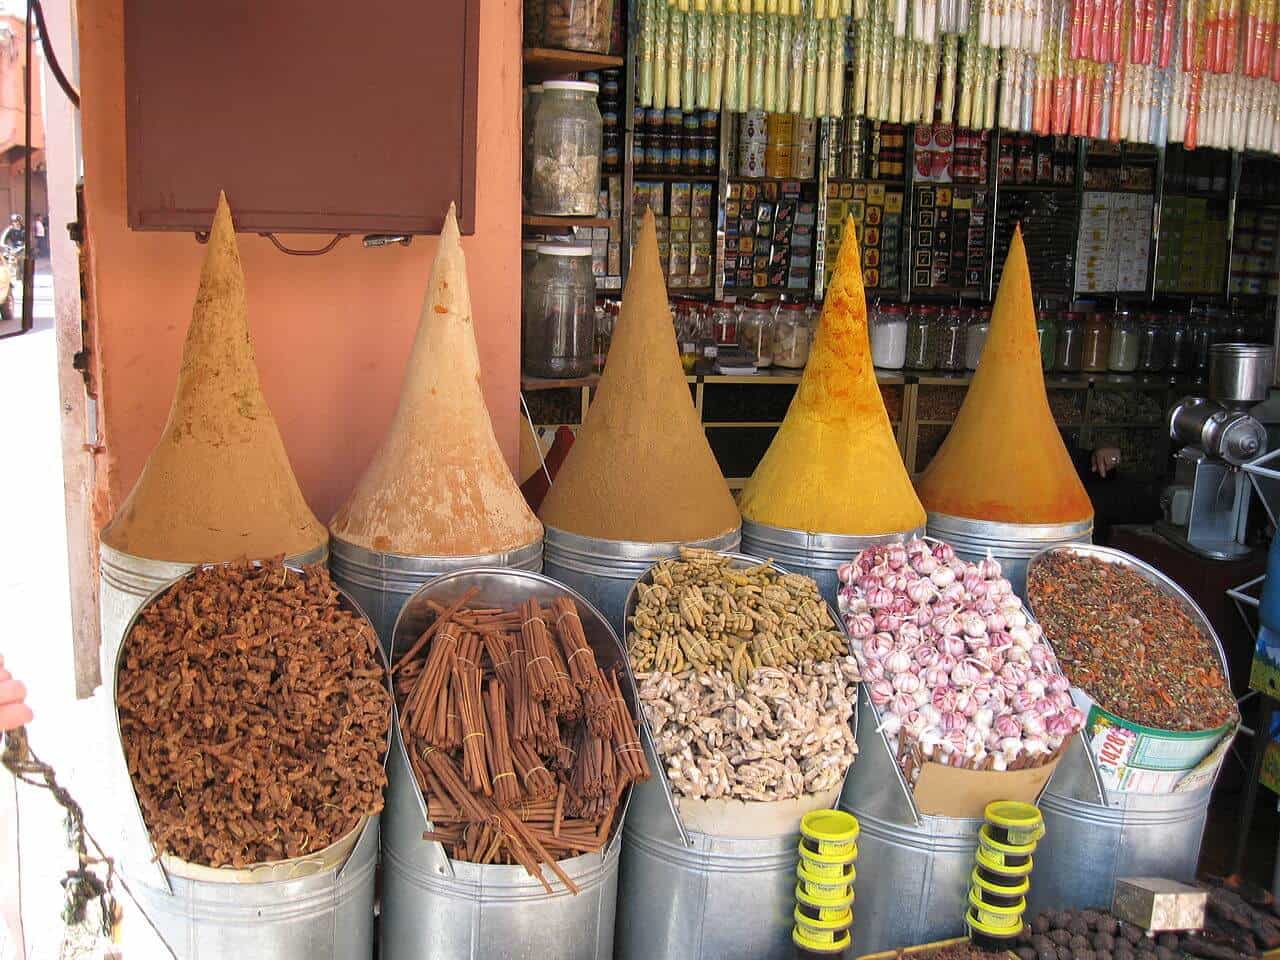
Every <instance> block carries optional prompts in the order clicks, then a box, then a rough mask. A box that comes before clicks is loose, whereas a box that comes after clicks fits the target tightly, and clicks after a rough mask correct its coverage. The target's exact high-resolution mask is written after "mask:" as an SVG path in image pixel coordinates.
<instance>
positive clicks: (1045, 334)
mask: <svg viewBox="0 0 1280 960" xmlns="http://www.w3.org/2000/svg"><path fill="white" fill-rule="evenodd" d="M1036 336H1037V337H1039V338H1040V369H1041V370H1052V369H1053V358H1054V354H1055V352H1056V351H1057V348H1058V314H1057V313H1055V312H1054V311H1052V310H1040V311H1039V312H1037V314H1036Z"/></svg>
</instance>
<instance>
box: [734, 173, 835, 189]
mask: <svg viewBox="0 0 1280 960" xmlns="http://www.w3.org/2000/svg"><path fill="white" fill-rule="evenodd" d="M728 176H729V179H730V180H731V181H732V182H733V183H798V184H800V185H801V186H803V185H805V184H817V182H818V178H817V177H809V178H808V179H806V178H804V177H742V176H738V175H737V174H736V173H731V174H729V175H728Z"/></svg>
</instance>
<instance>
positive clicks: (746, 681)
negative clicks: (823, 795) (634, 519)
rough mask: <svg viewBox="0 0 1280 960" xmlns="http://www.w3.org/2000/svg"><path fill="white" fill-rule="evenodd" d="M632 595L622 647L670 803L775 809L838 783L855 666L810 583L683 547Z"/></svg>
mask: <svg viewBox="0 0 1280 960" xmlns="http://www.w3.org/2000/svg"><path fill="white" fill-rule="evenodd" d="M637 591H638V593H639V602H638V603H637V604H636V610H635V614H634V615H633V616H632V618H631V622H630V624H629V626H630V632H629V634H628V637H627V649H628V652H629V654H630V657H631V664H632V667H633V668H634V669H635V671H636V681H637V683H638V685H639V689H640V701H641V704H642V706H643V707H644V711H645V716H646V717H647V718H648V720H649V724H650V728H651V730H652V732H653V737H654V744H655V746H656V747H657V749H658V754H659V755H660V756H661V757H662V760H663V763H664V764H665V765H666V768H667V777H668V779H669V780H670V782H671V787H672V790H673V791H674V792H675V793H676V795H677V796H681V797H690V798H695V799H712V800H714V799H722V798H725V799H727V798H734V799H739V800H757V801H773V800H785V799H790V798H794V797H799V796H802V795H804V794H812V793H818V792H821V791H823V790H827V789H829V788H831V787H833V786H835V785H836V784H837V783H839V782H840V780H841V778H843V777H844V774H845V771H846V770H847V769H848V767H849V764H850V763H851V762H852V761H853V757H854V754H855V753H856V752H857V745H856V743H855V741H854V736H853V731H852V729H851V728H850V726H849V718H850V716H851V715H852V713H853V706H854V698H855V693H856V690H857V684H858V665H857V661H856V660H854V658H853V656H852V654H851V653H850V650H849V642H848V640H847V639H846V638H845V635H844V634H843V633H842V632H841V630H840V628H839V627H838V626H837V624H836V623H835V620H834V619H833V618H832V616H831V611H830V609H829V608H828V607H827V605H826V603H825V602H824V601H823V600H822V596H821V595H820V594H819V592H818V587H817V584H816V583H814V581H813V580H811V579H810V578H809V577H803V576H799V575H797V574H784V573H779V572H778V571H777V570H775V569H774V568H773V567H772V566H771V565H769V564H767V563H763V564H758V565H755V566H751V567H746V568H741V569H735V568H734V567H733V561H732V560H731V559H730V558H729V557H727V556H725V555H723V554H719V553H715V552H713V551H709V550H694V549H689V548H684V549H682V550H681V551H680V557H679V558H678V559H673V560H666V561H663V562H661V563H659V564H658V565H657V566H656V567H655V568H654V571H653V574H652V576H651V577H650V578H649V582H647V583H646V582H644V581H641V582H640V583H638V584H637Z"/></svg>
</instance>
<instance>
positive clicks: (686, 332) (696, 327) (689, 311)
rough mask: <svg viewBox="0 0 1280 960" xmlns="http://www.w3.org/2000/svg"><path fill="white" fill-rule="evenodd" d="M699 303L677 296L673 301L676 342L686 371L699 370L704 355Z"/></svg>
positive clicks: (672, 317) (672, 315) (690, 372)
mask: <svg viewBox="0 0 1280 960" xmlns="http://www.w3.org/2000/svg"><path fill="white" fill-rule="evenodd" d="M696 307H697V305H696V304H695V303H694V301H692V300H686V299H684V298H683V297H677V298H675V299H674V300H672V301H671V320H672V322H673V323H674V324H675V327H676V343H677V344H678V345H679V347H680V363H681V365H682V366H683V367H684V372H685V373H688V374H692V373H694V372H695V371H696V370H697V367H698V360H699V359H700V358H701V357H702V350H703V346H704V344H703V331H702V325H701V323H700V322H699V321H700V314H699V313H698V310H697V308H696Z"/></svg>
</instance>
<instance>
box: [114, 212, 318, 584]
mask: <svg viewBox="0 0 1280 960" xmlns="http://www.w3.org/2000/svg"><path fill="white" fill-rule="evenodd" d="M326 540H327V534H326V532H325V529H324V527H323V526H322V525H321V524H320V522H319V521H318V520H317V519H316V517H315V515H314V514H313V513H312V512H311V508H310V507H308V506H307V502H306V500H305V499H304V498H303V496H302V491H301V490H299V489H298V481H297V479H296V478H295V477H294V475H293V468H292V467H291V466H290V464H289V457H288V455H287V454H286V452H285V448H284V442H283V441H282V440H281V438H280V430H279V428H278V427H277V426H276V421H275V418H274V417H273V416H272V415H271V410H270V408H269V407H268V406H267V401H266V398H265V397H263V395H262V387H261V384H260V383H259V380H258V368H257V365H256V363H255V361H254V354H253V342H252V340H251V339H250V337H249V323H248V312H247V307H246V303H245V292H244V273H243V271H242V269H241V266H240V253H239V250H238V248H237V246H236V238H235V228H234V227H233V226H232V221H231V209H230V207H228V205H227V199H226V197H225V196H224V195H222V194H219V195H218V209H217V212H216V213H215V214H214V217H213V226H212V227H211V228H210V230H209V244H208V250H207V251H206V252H205V259H204V267H203V269H202V270H201V273H200V288H199V291H198V292H197V293H196V302H195V306H194V307H193V309H192V311H191V326H190V327H189V328H188V329H187V339H186V343H185V344H184V345H183V349H182V366H181V368H180V369H179V371H178V386H177V390H176V391H175V392H174V396H173V405H172V406H171V407H170V408H169V419H168V421H167V422H166V423H165V426H164V431H163V433H162V434H161V436H160V441H159V442H158V443H157V444H156V446H155V449H153V450H152V451H151V456H150V457H148V459H147V462H146V465H145V466H144V467H143V468H142V474H141V475H140V476H139V477H138V481H137V483H136V484H134V487H133V490H132V491H131V492H130V493H129V496H128V497H127V498H126V499H125V501H124V503H123V504H122V505H121V507H120V509H119V510H118V511H117V512H116V515H115V517H114V518H113V519H112V521H111V523H110V524H109V525H108V526H107V527H106V529H104V530H103V531H102V542H103V543H105V544H106V545H107V546H109V547H113V548H114V549H116V550H120V551H123V552H124V553H129V554H133V555H134V556H139V557H145V558H148V559H152V560H165V561H170V562H174V563H202V562H219V561H225V560H234V559H237V558H239V557H248V558H250V559H261V558H265V557H270V556H275V555H276V554H285V555H297V554H303V553H307V552H309V551H311V550H313V549H315V548H316V547H318V546H320V545H321V544H323V543H325V541H326Z"/></svg>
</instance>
